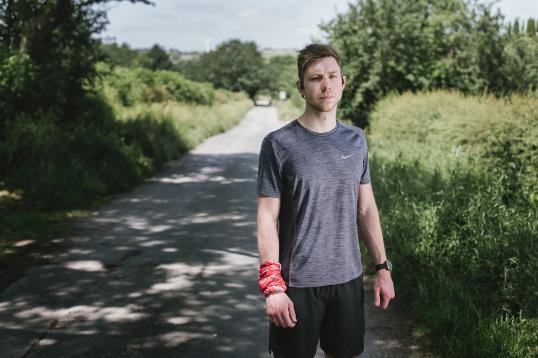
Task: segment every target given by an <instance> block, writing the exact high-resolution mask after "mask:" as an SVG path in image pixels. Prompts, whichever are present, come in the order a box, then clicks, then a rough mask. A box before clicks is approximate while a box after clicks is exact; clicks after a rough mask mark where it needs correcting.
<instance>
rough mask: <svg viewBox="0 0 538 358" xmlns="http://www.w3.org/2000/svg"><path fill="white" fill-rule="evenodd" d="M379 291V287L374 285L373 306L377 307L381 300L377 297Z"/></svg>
mask: <svg viewBox="0 0 538 358" xmlns="http://www.w3.org/2000/svg"><path fill="white" fill-rule="evenodd" d="M379 291H380V289H379V287H376V286H375V285H374V306H376V307H379V305H380V301H381V300H380V298H379Z"/></svg>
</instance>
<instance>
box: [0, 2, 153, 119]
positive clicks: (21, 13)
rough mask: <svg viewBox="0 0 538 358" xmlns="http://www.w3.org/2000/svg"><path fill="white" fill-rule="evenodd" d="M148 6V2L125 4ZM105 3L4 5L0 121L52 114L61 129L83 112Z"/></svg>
mask: <svg viewBox="0 0 538 358" xmlns="http://www.w3.org/2000/svg"><path fill="white" fill-rule="evenodd" d="M129 1H130V2H132V3H135V2H140V3H145V4H151V2H150V1H149V0H129ZM108 2H111V0H50V1H43V0H6V1H3V2H2V5H1V6H0V61H2V62H0V68H1V69H2V76H4V73H5V74H9V73H24V72H27V71H31V73H29V74H28V76H27V77H28V78H27V80H28V81H27V83H25V84H24V85H20V83H18V81H19V80H18V78H17V76H11V77H10V76H9V75H7V76H5V77H3V78H0V94H1V96H0V118H1V119H0V120H2V121H6V120H9V119H10V118H13V117H14V116H17V115H20V114H24V113H25V114H29V115H33V114H36V113H54V115H55V117H57V118H58V120H60V121H63V122H64V124H65V125H69V124H73V122H75V121H76V120H77V119H78V118H80V115H79V114H80V113H81V111H83V104H82V102H83V99H84V94H85V90H84V84H85V83H88V82H91V81H92V80H93V79H94V77H95V72H94V64H95V62H96V61H98V60H100V59H102V58H103V54H102V53H101V52H100V51H99V41H98V40H97V39H96V38H94V37H93V35H94V34H97V33H99V32H100V31H102V30H103V29H104V27H105V26H106V24H107V18H106V11H105V7H104V6H105V4H106V3H108Z"/></svg>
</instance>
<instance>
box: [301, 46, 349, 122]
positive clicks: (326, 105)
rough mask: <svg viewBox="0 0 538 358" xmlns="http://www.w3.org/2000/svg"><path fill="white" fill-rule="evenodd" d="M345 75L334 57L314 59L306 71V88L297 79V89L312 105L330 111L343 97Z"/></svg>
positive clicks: (323, 110)
mask: <svg viewBox="0 0 538 358" xmlns="http://www.w3.org/2000/svg"><path fill="white" fill-rule="evenodd" d="M345 84H346V81H345V77H343V76H342V73H341V71H340V66H338V63H337V62H336V60H335V59H334V57H323V58H320V59H318V60H316V61H314V62H313V63H312V64H311V65H310V66H308V68H307V69H306V70H305V73H304V88H301V82H300V81H297V89H298V90H299V92H301V94H303V95H304V96H305V97H306V98H305V100H306V103H307V105H309V106H310V107H312V108H314V109H317V110H318V111H320V112H330V111H333V110H335V109H336V105H337V104H338V102H339V101H340V99H341V98H342V91H343V89H344V87H345Z"/></svg>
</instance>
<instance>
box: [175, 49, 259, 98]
mask: <svg viewBox="0 0 538 358" xmlns="http://www.w3.org/2000/svg"><path fill="white" fill-rule="evenodd" d="M264 67H265V63H264V60H263V57H262V54H261V53H260V52H259V51H258V48H257V46H256V43H255V42H241V41H240V40H235V39H234V40H229V41H226V42H223V43H221V44H219V45H218V46H217V48H216V49H215V50H214V51H210V52H207V53H204V54H203V55H202V56H200V58H198V59H196V60H191V61H189V62H188V63H185V64H182V65H181V66H180V70H181V71H182V73H183V74H184V75H185V76H186V77H187V78H189V79H192V80H195V81H202V82H211V83H213V84H214V85H215V86H216V87H219V88H224V89H227V90H230V91H244V92H246V93H247V94H248V96H249V97H250V98H251V99H252V100H254V97H255V95H256V93H257V92H258V91H259V90H260V89H261V88H266V85H267V83H268V78H267V77H266V72H265V71H264Z"/></svg>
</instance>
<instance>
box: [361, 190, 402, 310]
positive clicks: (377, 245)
mask: <svg viewBox="0 0 538 358" xmlns="http://www.w3.org/2000/svg"><path fill="white" fill-rule="evenodd" d="M357 224H358V228H359V235H360V237H361V239H362V240H364V243H365V244H366V248H367V249H368V253H369V254H370V256H371V257H372V260H373V262H374V265H377V264H381V263H383V262H385V260H386V259H387V255H386V253H385V245H384V243H383V233H382V232H381V223H380V221H379V213H378V211H377V205H376V203H375V198H374V192H373V190H372V185H371V183H368V184H360V185H359V202H358V204H357ZM373 286H374V306H376V307H379V308H381V309H387V307H388V305H389V302H390V300H391V299H393V298H394V297H395V293H394V285H393V283H392V278H391V274H390V271H388V270H386V269H381V270H379V271H377V273H376V276H375V280H374V284H373Z"/></svg>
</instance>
